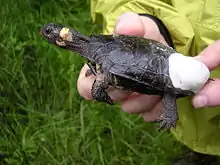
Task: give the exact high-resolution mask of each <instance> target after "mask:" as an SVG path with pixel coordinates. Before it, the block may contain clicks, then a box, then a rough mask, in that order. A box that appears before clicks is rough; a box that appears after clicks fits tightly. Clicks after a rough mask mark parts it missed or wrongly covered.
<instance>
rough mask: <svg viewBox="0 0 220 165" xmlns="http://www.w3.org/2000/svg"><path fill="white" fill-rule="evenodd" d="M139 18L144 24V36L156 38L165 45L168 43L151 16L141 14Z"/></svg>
mask: <svg viewBox="0 0 220 165" xmlns="http://www.w3.org/2000/svg"><path fill="white" fill-rule="evenodd" d="M140 18H141V21H142V23H143V26H144V37H145V38H148V39H152V40H156V41H159V42H161V43H163V44H165V45H168V44H167V43H166V41H165V39H164V37H163V36H162V35H161V33H160V30H159V28H158V26H157V24H156V23H155V22H154V21H153V20H152V19H151V18H148V17H145V16H141V17H140Z"/></svg>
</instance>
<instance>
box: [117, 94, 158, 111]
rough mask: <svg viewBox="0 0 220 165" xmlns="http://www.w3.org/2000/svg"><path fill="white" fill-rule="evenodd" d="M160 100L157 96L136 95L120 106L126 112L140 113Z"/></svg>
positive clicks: (148, 109)
mask: <svg viewBox="0 0 220 165" xmlns="http://www.w3.org/2000/svg"><path fill="white" fill-rule="evenodd" d="M159 100H160V97H159V96H152V95H136V96H133V97H132V98H128V99H127V100H125V101H123V102H122V103H121V107H122V109H123V110H124V111H125V112H128V113H142V112H145V111H150V110H151V109H152V108H153V107H154V106H155V105H156V104H157V102H158V101H159Z"/></svg>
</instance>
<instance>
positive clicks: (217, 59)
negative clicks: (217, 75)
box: [195, 40, 220, 70]
mask: <svg viewBox="0 0 220 165" xmlns="http://www.w3.org/2000/svg"><path fill="white" fill-rule="evenodd" d="M195 58H196V59H198V60H201V61H202V62H203V63H205V65H206V66H207V67H208V68H209V69H210V70H213V69H215V68H217V67H218V66H219V65H220V40H218V41H216V42H214V43H212V44H211V45H209V46H208V47H207V48H205V49H204V50H203V51H202V52H201V53H200V54H199V55H198V56H196V57H195Z"/></svg>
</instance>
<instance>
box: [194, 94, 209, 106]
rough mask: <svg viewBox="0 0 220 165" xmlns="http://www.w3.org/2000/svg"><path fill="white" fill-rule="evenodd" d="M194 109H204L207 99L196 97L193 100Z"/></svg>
mask: <svg viewBox="0 0 220 165" xmlns="http://www.w3.org/2000/svg"><path fill="white" fill-rule="evenodd" d="M193 104H194V107H195V108H201V107H205V106H206V105H207V98H206V97H205V96H197V97H195V98H194V100H193Z"/></svg>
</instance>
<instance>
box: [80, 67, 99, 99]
mask: <svg viewBox="0 0 220 165" xmlns="http://www.w3.org/2000/svg"><path fill="white" fill-rule="evenodd" d="M88 69H89V67H88V65H87V64H85V65H84V66H83V68H82V69H81V71H80V74H79V78H78V80H77V90H78V92H79V94H80V95H81V96H82V97H84V98H85V99H87V100H91V99H92V95H91V89H92V84H93V82H94V80H95V76H94V75H90V76H88V77H86V76H85V74H86V71H87V70H88Z"/></svg>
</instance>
